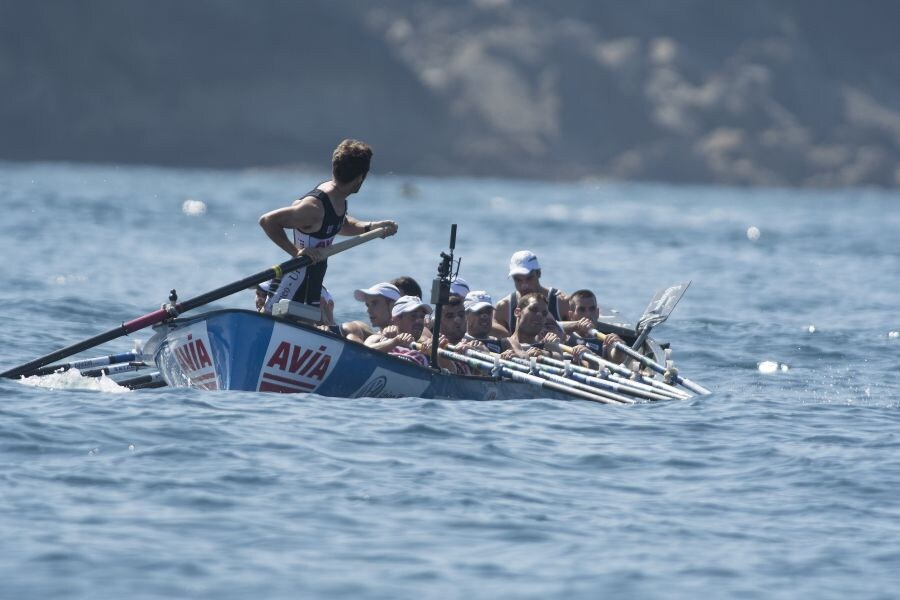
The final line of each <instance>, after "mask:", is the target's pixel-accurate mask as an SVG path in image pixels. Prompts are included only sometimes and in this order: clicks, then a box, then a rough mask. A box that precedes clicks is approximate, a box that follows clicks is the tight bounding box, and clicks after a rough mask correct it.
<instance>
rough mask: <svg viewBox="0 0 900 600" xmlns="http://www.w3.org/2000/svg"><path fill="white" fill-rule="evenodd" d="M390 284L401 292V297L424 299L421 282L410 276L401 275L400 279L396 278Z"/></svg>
mask: <svg viewBox="0 0 900 600" xmlns="http://www.w3.org/2000/svg"><path fill="white" fill-rule="evenodd" d="M390 283H391V284H392V285H395V286H397V289H398V290H400V295H401V296H418V297H419V298H421V297H422V286H420V285H419V282H418V281H416V280H415V279H413V278H412V277H410V276H409V275H401V276H400V277H395V278H394V279H391V281H390Z"/></svg>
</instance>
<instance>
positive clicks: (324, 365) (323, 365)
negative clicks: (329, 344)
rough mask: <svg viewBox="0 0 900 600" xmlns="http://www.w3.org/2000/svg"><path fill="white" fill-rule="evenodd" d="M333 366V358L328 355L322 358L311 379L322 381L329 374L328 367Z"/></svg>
mask: <svg viewBox="0 0 900 600" xmlns="http://www.w3.org/2000/svg"><path fill="white" fill-rule="evenodd" d="M330 364H331V356H330V355H328V354H326V355H325V356H323V357H322V360H320V361H319V364H317V365H316V368H315V369H313V370H312V372H311V373H310V374H309V378H310V379H318V380H319V381H322V379H324V378H325V373H327V372H328V365H330Z"/></svg>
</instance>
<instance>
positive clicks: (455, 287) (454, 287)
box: [450, 275, 469, 299]
mask: <svg viewBox="0 0 900 600" xmlns="http://www.w3.org/2000/svg"><path fill="white" fill-rule="evenodd" d="M468 293H469V284H468V282H466V280H465V279H463V278H462V277H460V276H459V275H457V276H456V277H454V278H453V279H451V280H450V295H451V296H459V298H460V299H465V297H466V295H467V294H468Z"/></svg>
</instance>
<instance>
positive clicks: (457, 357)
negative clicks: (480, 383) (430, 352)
mask: <svg viewBox="0 0 900 600" xmlns="http://www.w3.org/2000/svg"><path fill="white" fill-rule="evenodd" d="M438 353H439V354H440V355H441V356H444V357H446V358H449V359H450V360H454V361H457V362H461V363H463V364H466V365H469V366H470V367H473V368H476V369H485V370H488V371H490V370H492V369H493V368H494V363H492V362H488V361H485V360H481V359H478V358H474V357H472V356H466V355H463V354H457V353H456V352H451V351H450V350H445V349H444V348H439V349H438ZM503 376H505V377H508V378H509V379H512V380H513V381H519V382H522V383H527V384H529V385H533V386H536V387H540V388H544V389H548V390H554V391H557V392H564V393H566V394H570V395H572V396H576V397H578V398H581V399H583V400H590V401H592V402H601V403H603V404H620V402H618V401H616V400H611V399H609V398H606V397H604V396H601V395H599V394H595V393H591V392H585V391H582V390H578V389H575V388H573V387H572V386H570V385H564V384H561V383H557V382H555V381H550V380H548V379H543V378H541V377H538V376H537V375H531V374H529V373H521V372H519V371H514V370H510V369H504V370H503Z"/></svg>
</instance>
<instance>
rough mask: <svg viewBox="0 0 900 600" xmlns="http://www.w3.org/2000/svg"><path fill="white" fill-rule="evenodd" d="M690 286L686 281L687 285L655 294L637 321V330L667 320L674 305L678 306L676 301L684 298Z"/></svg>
mask: <svg viewBox="0 0 900 600" xmlns="http://www.w3.org/2000/svg"><path fill="white" fill-rule="evenodd" d="M690 285H691V282H690V281H688V282H687V283H679V284H677V285H673V286H671V287H667V288H666V289H664V290H660V291H658V292H656V294H655V295H654V296H653V299H652V300H650V304H648V305H647V308H646V309H645V310H644V314H643V315H641V318H640V319H638V322H637V330H638V331H643V330H644V329H647V328H648V327H650V328H653V327H656V326H657V325H659V324H660V323H662V322H663V321H665V320H666V319H668V318H669V315H670V314H672V311H673V310H675V305H676V304H678V301H679V300H681V297H682V296H684V293H685V292H686V291H687V289H688V286H690Z"/></svg>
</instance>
